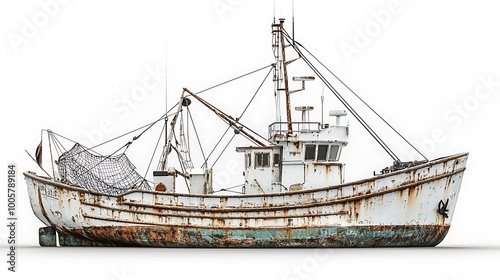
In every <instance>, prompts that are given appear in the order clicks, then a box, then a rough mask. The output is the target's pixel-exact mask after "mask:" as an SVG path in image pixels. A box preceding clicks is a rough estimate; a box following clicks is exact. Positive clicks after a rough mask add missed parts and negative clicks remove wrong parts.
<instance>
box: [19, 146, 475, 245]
mask: <svg viewBox="0 0 500 280" xmlns="http://www.w3.org/2000/svg"><path fill="white" fill-rule="evenodd" d="M467 157H468V155H467V154H459V155H454V156H450V157H446V158H442V159H438V160H434V161H431V162H429V163H426V164H423V165H419V166H415V167H412V168H408V169H405V170H401V171H397V172H393V173H389V174H384V175H380V176H376V177H373V178H370V179H366V180H362V181H356V182H351V183H346V184H342V185H337V186H328V187H324V188H319V189H312V190H303V191H295V192H283V193H273V194H264V195H237V196H234V195H232V196H224V195H193V194H178V193H175V194H169V193H162V192H150V191H131V192H127V193H125V194H122V195H117V196H113V195H104V194H99V193H93V192H89V191H87V190H84V189H82V188H80V187H76V186H69V185H66V184H62V183H59V182H55V181H52V180H50V179H46V178H43V177H40V176H37V175H34V174H32V173H25V178H26V181H27V185H28V192H29V197H30V201H31V205H32V208H33V212H34V213H35V215H36V216H37V217H38V218H39V219H40V221H42V222H43V223H44V224H45V225H47V226H48V227H52V228H54V229H55V230H56V231H57V232H58V233H59V237H60V239H59V241H60V244H61V245H103V246H104V245H126V246H135V245H138V246H167V247H172V246H190V247H301V246H314V247H316V246H319V247H370V246H435V245H437V244H438V243H439V242H441V240H442V239H443V238H444V237H445V235H446V233H447V231H448V228H449V226H450V223H451V220H452V217H453V213H454V210H455V206H456V203H457V199H458V194H459V190H460V185H461V182H462V177H463V173H464V171H465V165H466V161H467ZM447 201H448V204H447V207H446V208H447V209H448V211H447V212H446V214H447V217H445V215H442V214H439V213H438V209H439V205H440V202H447Z"/></svg>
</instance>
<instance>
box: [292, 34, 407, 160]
mask: <svg viewBox="0 0 500 280" xmlns="http://www.w3.org/2000/svg"><path fill="white" fill-rule="evenodd" d="M285 35H286V36H285V38H286V40H287V42H288V43H290V38H289V36H288V34H286V33H285ZM295 43H296V44H297V41H295ZM290 45H291V46H292V47H293V48H294V49H295V51H296V52H297V53H298V54H299V56H300V57H301V58H302V59H303V60H304V62H305V63H306V64H307V65H308V66H309V67H310V68H311V70H313V72H315V73H316V75H318V77H319V78H320V79H321V80H322V81H323V83H324V84H325V85H326V86H327V87H328V88H329V89H330V90H331V91H332V93H333V94H334V95H335V96H336V97H337V99H338V100H339V101H340V102H341V103H342V104H343V105H344V106H345V107H346V109H347V110H349V112H351V114H352V115H353V116H354V117H355V118H356V120H357V121H358V122H359V123H360V124H361V125H362V126H363V127H364V128H365V129H366V130H367V131H368V133H369V134H370V135H371V136H372V137H373V138H374V139H375V141H377V143H379V144H380V146H381V147H382V148H383V149H384V150H385V151H386V152H387V153H388V154H389V156H390V157H391V158H392V159H393V160H395V161H400V160H399V158H398V157H397V155H396V154H395V153H394V152H393V151H392V150H391V149H390V148H389V146H388V145H387V144H386V143H385V142H384V141H383V140H382V139H381V138H380V136H378V135H377V133H376V132H375V131H374V130H373V129H372V128H371V127H370V126H369V125H368V124H367V123H366V121H365V120H364V119H363V118H362V117H361V116H360V115H359V114H358V113H357V112H356V110H354V108H353V107H352V106H351V105H350V104H349V103H348V102H347V101H346V100H345V99H344V98H343V97H342V96H341V95H340V93H339V92H338V91H337V90H336V89H335V88H334V87H333V86H332V85H331V84H330V83H329V82H328V80H327V79H326V78H325V77H324V76H323V75H322V74H321V72H319V70H318V69H317V68H316V67H315V66H314V65H313V64H312V63H311V62H310V61H309V60H308V59H307V57H305V56H304V54H303V53H302V52H301V51H300V49H299V48H298V47H297V46H295V45H293V44H290Z"/></svg>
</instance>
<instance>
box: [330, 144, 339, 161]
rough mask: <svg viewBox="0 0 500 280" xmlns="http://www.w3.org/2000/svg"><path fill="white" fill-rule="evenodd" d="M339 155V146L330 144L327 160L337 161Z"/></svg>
mask: <svg viewBox="0 0 500 280" xmlns="http://www.w3.org/2000/svg"><path fill="white" fill-rule="evenodd" d="M338 156H339V146H337V145H331V146H330V154H329V155H328V161H337V160H338Z"/></svg>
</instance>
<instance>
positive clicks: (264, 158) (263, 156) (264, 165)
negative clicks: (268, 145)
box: [262, 154, 270, 167]
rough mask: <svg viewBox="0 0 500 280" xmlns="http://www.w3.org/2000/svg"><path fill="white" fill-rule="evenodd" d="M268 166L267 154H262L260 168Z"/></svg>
mask: <svg viewBox="0 0 500 280" xmlns="http://www.w3.org/2000/svg"><path fill="white" fill-rule="evenodd" d="M269 165H270V163H269V154H262V166H263V167H268V166H269Z"/></svg>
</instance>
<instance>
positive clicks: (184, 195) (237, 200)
mask: <svg viewBox="0 0 500 280" xmlns="http://www.w3.org/2000/svg"><path fill="white" fill-rule="evenodd" d="M284 22H285V21H284V19H279V20H278V21H274V22H273V23H272V25H271V27H272V32H271V35H272V51H273V55H274V61H273V63H271V64H269V65H268V66H266V67H264V68H261V69H258V70H256V71H252V72H250V74H253V73H256V72H260V71H262V70H264V69H267V70H268V72H267V75H266V78H265V79H264V81H266V80H267V79H268V77H269V79H271V78H272V81H273V84H274V90H273V92H272V94H274V96H273V98H274V100H275V101H276V103H275V105H276V120H275V121H274V122H273V123H271V124H270V125H269V126H267V124H265V126H264V128H265V127H266V126H267V131H268V135H264V136H263V135H260V134H258V133H256V131H257V130H256V129H252V128H251V127H249V126H248V125H246V124H244V123H243V122H242V118H241V116H242V115H243V113H242V114H241V115H240V116H239V117H233V116H231V115H229V114H227V113H225V112H223V111H222V110H220V109H218V107H217V106H216V105H214V104H215V103H216V102H213V101H212V102H209V101H207V99H205V98H202V97H201V93H202V92H204V91H198V92H194V91H192V90H190V89H188V88H184V89H183V90H182V94H181V97H180V99H179V100H178V102H177V103H176V104H175V106H172V108H170V110H168V111H167V112H166V113H165V114H164V115H163V116H161V117H160V118H158V119H156V120H155V121H154V122H152V123H149V124H148V125H146V126H144V127H141V128H140V129H138V130H133V131H132V132H131V133H136V134H135V136H133V137H131V136H130V135H131V134H125V135H126V136H130V140H129V141H125V144H124V145H123V146H122V147H121V148H120V149H119V150H117V151H116V152H114V153H111V154H107V155H101V154H99V153H97V152H96V151H95V147H91V148H89V147H85V146H83V145H82V144H80V143H72V146H71V147H65V146H64V145H63V143H62V142H63V140H68V138H66V137H64V136H62V135H60V134H58V133H56V132H53V131H51V130H44V131H43V133H44V134H45V135H46V137H47V139H48V144H49V149H50V156H51V160H50V162H51V165H52V172H51V173H52V174H50V172H47V171H45V169H43V168H42V170H43V171H44V172H45V174H43V175H37V174H36V173H35V172H32V171H27V172H25V173H24V176H25V180H26V182H27V187H28V193H29V199H30V203H31V207H32V209H33V212H34V214H35V215H36V217H37V218H38V219H39V220H40V221H41V222H42V223H43V224H45V227H42V228H40V229H39V233H38V234H39V244H40V245H41V246H57V245H59V246H151V247H407V246H436V245H438V244H439V243H440V242H441V241H442V240H443V239H444V238H445V236H446V234H447V232H448V230H449V228H450V224H451V220H452V217H453V213H454V210H455V207H456V204H457V200H458V194H459V190H460V186H461V182H462V178H463V174H464V171H465V168H466V161H467V157H468V154H467V153H462V154H455V155H450V156H446V157H442V158H438V159H434V160H428V159H427V158H426V157H425V156H424V155H422V154H421V153H420V155H421V156H422V159H418V160H417V159H413V160H410V161H402V160H400V158H399V157H398V156H397V155H396V154H395V153H394V152H393V151H392V149H391V148H390V147H389V146H388V145H386V144H385V142H384V141H382V139H381V137H380V136H379V135H378V134H377V133H376V132H375V131H374V130H373V129H372V128H371V127H370V126H369V125H368V122H367V121H366V120H365V119H363V118H362V117H361V115H360V114H359V113H358V111H357V110H355V108H353V107H352V106H351V105H350V104H349V103H348V102H347V100H346V99H345V98H344V97H343V95H342V94H340V91H339V90H337V89H336V87H334V86H333V84H332V83H331V82H330V81H329V78H328V76H333V77H335V78H337V76H335V75H334V74H333V73H332V72H331V71H330V70H328V68H327V67H326V66H325V65H324V64H322V63H321V62H320V61H319V60H318V59H316V57H315V56H314V55H313V54H312V53H311V52H309V51H308V49H307V48H306V47H304V46H303V45H302V44H300V43H299V42H298V41H297V40H295V38H294V36H291V35H290V34H289V33H288V32H287V31H286V30H285V28H284ZM288 57H293V58H292V59H287V58H288ZM292 63H302V65H305V66H307V69H308V71H310V72H309V73H312V74H311V75H307V76H295V77H293V78H292V79H289V73H288V70H289V69H287V68H288V67H289V65H290V64H292ZM324 71H326V74H323V73H324ZM243 76H244V75H242V76H239V77H237V78H240V77H243ZM237 78H235V79H232V80H236V79H237ZM315 79H319V80H321V82H322V84H323V86H324V87H326V88H327V89H328V90H329V92H331V93H332V94H333V95H334V96H335V97H336V98H337V99H338V101H340V103H341V105H342V107H343V108H342V109H338V110H330V111H329V116H330V119H331V120H334V121H333V122H332V123H326V122H324V121H323V117H321V119H322V120H321V121H316V122H315V121H311V120H310V117H309V116H310V112H311V111H312V110H313V109H314V107H313V106H311V105H305V106H302V105H298V106H295V107H292V97H293V96H295V95H291V94H294V93H295V92H299V91H302V90H304V89H305V85H306V83H309V82H310V81H312V80H315ZM232 80H231V81H232ZM339 81H340V79H339ZM342 83H343V82H342ZM222 84H225V83H221V84H219V85H222ZM292 85H296V86H297V87H298V88H297V89H293V86H292ZM300 85H301V87H300ZM213 88H215V87H211V88H210V89H211V90H213ZM260 88H261V87H260V86H259V87H258V89H257V92H259V91H260ZM347 89H348V90H349V91H350V92H351V93H353V94H354V95H355V96H356V97H357V98H358V99H359V100H361V101H362V99H361V98H360V97H359V95H357V94H355V93H354V92H353V91H352V90H351V89H350V88H349V87H347ZM257 92H256V94H257ZM268 94H271V93H268ZM251 100H253V97H252V99H251ZM321 100H323V99H322V98H321ZM219 101H220V100H219ZM193 102H197V103H198V104H201V105H203V107H206V108H208V110H209V111H210V112H213V113H214V114H215V116H217V117H218V118H219V119H220V120H221V121H222V123H225V124H224V126H225V127H226V128H227V129H226V132H225V133H224V135H226V134H227V133H230V134H232V137H231V140H232V139H233V138H234V137H243V138H244V139H246V140H245V141H247V142H248V145H244V146H240V147H237V148H236V151H233V152H235V154H236V155H237V156H238V157H240V158H241V162H244V166H242V168H243V170H242V172H243V178H242V180H241V182H242V183H241V185H238V186H235V187H236V188H233V187H232V186H223V187H222V188H220V189H214V183H213V182H214V180H213V177H214V174H215V173H216V172H217V171H216V168H214V165H215V163H214V164H213V165H210V164H208V160H207V158H209V157H210V156H207V155H206V153H204V152H203V149H202V146H203V145H202V142H203V141H202V140H203V139H204V138H203V137H201V136H200V135H199V134H198V130H197V129H196V126H195V124H194V123H193V122H191V121H192V115H191V113H192V112H191V111H190V106H192V103H193ZM222 102H223V101H222ZM363 103H364V101H363ZM364 104H366V103H364ZM366 105H367V104H366ZM247 108H248V106H247V107H246V108H245V110H244V113H245V112H246V109H247ZM292 108H294V109H295V110H296V111H297V113H300V114H301V116H302V118H301V119H300V120H299V121H297V120H295V121H293V120H292ZM368 108H370V109H371V107H369V106H368ZM321 109H322V111H323V104H322V107H321ZM256 114H259V113H258V112H257V113H256ZM321 115H322V116H323V113H322V114H321ZM348 115H349V116H352V117H353V118H354V119H355V120H356V121H359V122H360V124H361V125H362V127H364V128H365V129H366V130H367V131H368V133H369V134H370V135H371V136H372V137H373V138H374V139H375V140H376V141H377V143H379V144H380V146H381V147H382V148H383V149H384V150H385V151H386V152H387V153H388V155H389V156H390V157H391V158H392V160H391V162H390V164H386V165H385V166H387V165H388V167H385V168H381V171H380V172H374V173H373V176H371V177H369V178H365V179H362V180H355V181H351V182H346V179H345V167H346V166H345V164H344V163H342V161H341V154H342V151H343V149H345V148H346V146H347V144H348V136H349V125H348V124H347V123H346V122H345V119H346V118H347V117H346V116H348ZM376 115H377V116H378V117H380V115H379V114H376ZM380 118H381V117H380ZM381 119H382V118H381ZM382 120H383V119H382ZM384 122H385V120H384ZM385 123H386V124H387V125H388V126H389V127H390V128H391V129H394V128H393V127H392V126H390V125H389V124H388V123H387V122H385ZM156 124H160V125H162V127H163V130H162V131H161V135H162V136H161V137H160V139H158V141H159V142H158V143H162V142H160V141H161V139H163V140H164V143H163V144H162V145H158V143H157V146H160V148H159V149H158V151H159V152H158V154H159V156H158V158H159V161H158V166H157V168H156V170H155V171H152V178H153V179H152V180H147V179H146V176H141V175H140V174H139V173H138V171H137V170H136V168H135V166H134V165H133V164H132V162H131V161H130V160H129V158H128V157H127V155H126V151H127V149H128V147H130V146H131V145H135V143H136V142H138V141H139V139H140V137H141V136H142V135H143V134H144V133H147V132H148V131H149V130H150V128H151V127H153V126H154V125H156ZM209 125H210V126H213V125H215V124H213V123H210V124H209ZM394 131H396V130H395V129H394ZM398 135H399V136H401V135H400V134H399V133H398ZM126 136H124V137H126ZM193 136H194V137H193ZM401 137H402V136H401ZM187 138H196V139H197V141H194V142H195V143H198V144H199V146H200V150H201V154H202V155H203V159H204V160H202V162H201V163H200V164H198V163H196V160H194V156H193V155H192V151H193V150H194V147H193V146H194V144H192V143H191V142H190V141H189V139H187ZM402 138H403V137H402ZM61 139H63V140H61ZM119 139H123V138H119ZM119 139H118V140H117V141H119ZM403 139H404V140H405V141H406V139H405V138H403ZM219 142H220V141H219ZM219 142H218V143H217V144H216V146H217V145H219V144H220V143H219ZM406 142H407V143H408V145H410V146H411V147H412V148H414V146H412V145H411V144H410V143H409V142H408V141H406ZM190 143H191V144H190ZM42 147H43V145H41V144H40V145H39V147H38V149H37V152H36V154H35V156H34V157H32V158H33V159H34V160H35V161H37V163H39V165H40V167H42V164H41V154H42V153H41V151H42ZM224 150H225V149H224ZM415 150H416V149H415ZM224 152H225V151H224ZM54 155H55V156H54ZM54 158H56V159H55V160H54ZM217 159H218V158H217ZM217 159H215V162H216V161H217ZM147 172H149V167H148V171H147ZM181 186H182V187H181ZM183 187H185V188H186V189H187V191H181V189H183ZM237 189H240V190H241V191H236V190H237Z"/></svg>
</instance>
